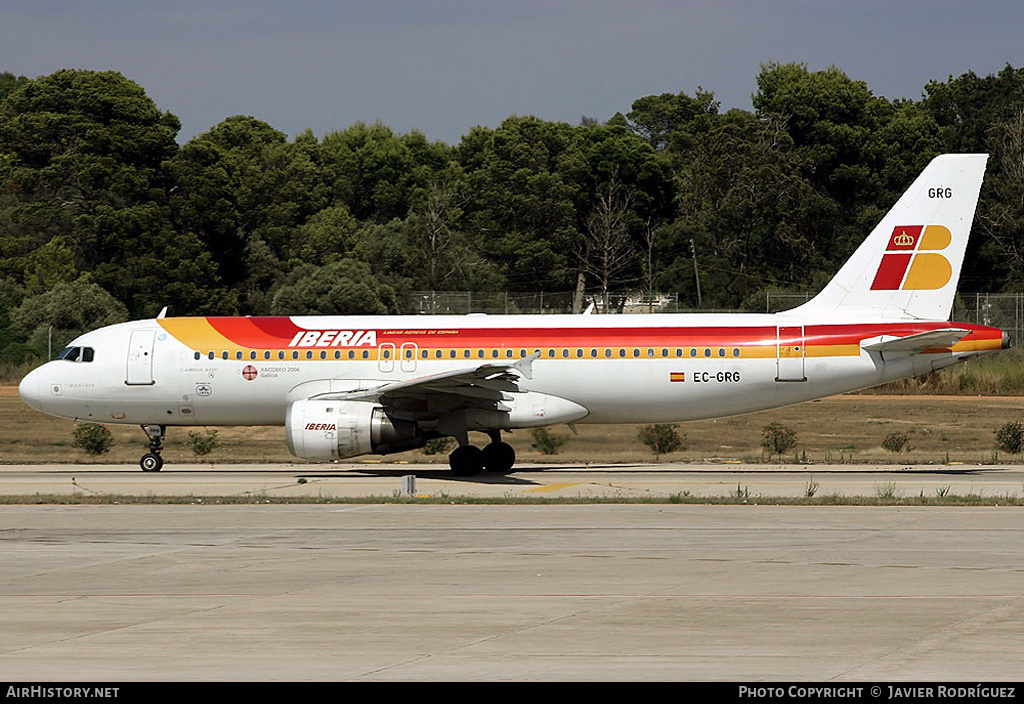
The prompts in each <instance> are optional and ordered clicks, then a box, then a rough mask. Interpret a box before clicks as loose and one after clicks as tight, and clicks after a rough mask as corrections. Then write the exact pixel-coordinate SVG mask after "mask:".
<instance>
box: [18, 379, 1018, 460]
mask: <svg viewBox="0 0 1024 704" xmlns="http://www.w3.org/2000/svg"><path fill="white" fill-rule="evenodd" d="M1014 420H1024V397H1017V396H929V395H914V396H893V395H877V394H872V395H868V394H857V395H846V396H837V397H833V398H829V399H824V400H821V401H814V402H810V403H804V404H801V405H798V406H792V407H789V408H784V409H779V410H774V411H763V412H760V413H753V414H750V415H746V416H737V417H734V418H724V419H719V420H708V421H696V422H691V423H684V424H682V425H681V426H680V432H681V433H683V434H685V436H686V449H685V450H683V451H682V452H676V453H672V454H669V455H663V456H662V458H661V461H662V462H677V461H707V460H711V461H718V462H762V461H764V459H765V458H764V456H763V454H762V451H761V447H760V442H761V429H762V428H763V427H764V426H765V425H767V424H768V423H770V422H772V421H778V422H780V423H784V424H786V425H788V426H790V427H792V428H793V429H794V430H795V431H796V433H797V449H796V451H795V453H794V456H792V457H785V458H783V459H784V460H785V461H790V462H791V461H793V460H794V459H795V460H797V461H807V462H811V463H824V462H829V463H838V462H851V461H855V462H877V463H889V462H895V463H905V464H911V463H914V464H917V463H935V464H940V463H945V462H947V461H949V462H963V463H969V464H975V463H990V462H992V461H994V460H998V461H1000V462H1006V461H1016V460H1019V459H1020V458H1019V457H1010V456H1006V455H1002V454H1000V455H996V454H995V430H996V429H997V428H998V427H999V426H1001V425H1003V424H1004V423H1008V422H1010V421H1014ZM109 427H110V429H111V431H112V432H113V434H114V437H115V439H116V441H117V444H116V445H115V446H114V449H113V450H112V451H111V452H110V453H109V454H107V455H103V456H102V457H100V458H99V459H94V458H90V457H89V456H88V455H86V454H85V453H84V452H83V451H81V450H78V449H76V448H74V447H73V446H72V444H71V442H72V438H71V432H72V429H73V428H74V423H73V422H72V421H65V420H60V419H56V418H50V417H48V416H45V415H42V414H40V413H37V412H36V411H33V410H32V409H30V408H28V407H27V406H25V405H24V404H23V403H22V402H21V400H20V399H19V398H18V395H17V389H16V388H15V387H13V386H5V387H0V463H6V464H10V463H48V462H99V463H124V462H131V463H134V462H136V461H138V458H139V457H140V456H141V455H142V454H143V453H144V452H145V445H146V439H145V436H144V434H143V432H142V431H141V430H140V429H139V428H138V427H136V426H109ZM578 430H579V435H578V436H573V435H572V434H571V432H570V431H569V429H568V428H566V427H565V426H562V427H556V428H553V429H552V431H553V432H555V433H557V434H560V435H564V436H566V437H569V438H570V440H569V442H568V443H567V444H566V445H565V446H564V447H563V448H562V450H561V451H560V452H559V454H558V455H553V456H544V455H541V454H540V453H539V452H538V451H537V450H535V449H533V448H532V447H531V445H532V443H533V439H532V438H531V437H530V434H529V432H527V431H516V432H514V433H511V434H509V435H508V436H507V437H508V440H509V441H510V442H511V443H512V444H513V446H514V447H515V448H516V453H517V455H518V457H519V461H520V462H564V463H591V464H604V463H637V462H645V463H646V462H652V461H653V459H654V456H653V454H652V453H651V451H650V450H649V449H648V448H647V447H645V446H644V445H642V444H641V443H640V441H639V439H638V438H637V431H638V426H633V425H626V426H586V425H581V426H579V427H578ZM218 431H219V439H220V441H221V447H220V448H218V449H217V450H215V451H214V453H213V454H212V455H210V456H208V457H206V458H205V459H204V460H203V461H204V462H210V463H213V464H228V463H239V462H290V461H298V460H295V458H293V457H292V456H291V455H289V454H288V450H287V448H286V447H285V442H284V429H283V428H280V427H269V428H218ZM894 431H900V432H904V433H907V434H908V435H909V436H910V439H909V442H908V445H909V446H910V449H909V450H905V451H904V452H902V453H900V454H899V455H895V454H893V453H891V452H887V451H886V450H884V449H883V448H882V440H883V439H884V438H885V436H886V435H888V434H889V433H891V432H894ZM475 439H477V440H478V441H479V442H484V441H485V438H484V436H483V435H477V436H475ZM186 440H187V429H185V428H170V429H168V438H167V441H166V443H165V450H164V457H165V459H166V460H167V461H168V462H195V461H197V460H196V458H195V456H194V455H193V454H192V452H191V450H189V449H188V447H187V445H186ZM384 459H385V461H389V462H390V461H407V462H433V463H442V464H443V463H445V462H446V461H447V458H446V456H445V455H434V456H426V455H424V454H423V453H422V452H420V451H415V452H406V453H402V454H399V455H392V456H389V457H387V458H384ZM364 460H366V461H379V460H380V458H364Z"/></svg>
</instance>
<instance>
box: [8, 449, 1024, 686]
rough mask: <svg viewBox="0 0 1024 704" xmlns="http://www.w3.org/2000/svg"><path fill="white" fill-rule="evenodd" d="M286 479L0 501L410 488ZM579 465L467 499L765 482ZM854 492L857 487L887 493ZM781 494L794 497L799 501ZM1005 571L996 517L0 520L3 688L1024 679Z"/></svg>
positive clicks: (291, 475)
mask: <svg viewBox="0 0 1024 704" xmlns="http://www.w3.org/2000/svg"><path fill="white" fill-rule="evenodd" d="M295 467H301V468H302V472H299V475H301V476H297V475H296V474H295V472H296V469H295ZM295 467H290V468H287V469H285V468H281V469H276V470H268V471H266V472H261V471H257V470H255V469H254V468H247V469H246V468H234V469H230V470H229V469H223V470H214V471H212V472H211V471H210V470H209V468H208V467H207V468H206V469H202V468H198V467H197V468H194V469H190V468H187V467H179V468H178V469H177V470H174V471H166V470H165V472H161V473H160V474H159V475H143V474H142V473H141V472H139V471H138V470H137V469H134V470H130V469H129V468H127V467H125V468H121V469H118V468H110V467H106V468H103V467H91V468H86V469H82V468H79V467H72V468H37V469H36V470H35V471H34V472H28V471H27V470H23V469H14V468H12V467H6V468H3V469H0V482H2V485H0V494H4V493H11V492H12V491H13V488H14V487H15V486H17V485H18V483H19V482H22V483H25V485H26V490H27V491H35V492H37V493H49V492H51V491H52V490H53V489H54V488H55V487H71V488H72V490H74V491H79V492H90V491H107V490H108V489H109V490H110V491H111V492H112V493H113V491H114V490H117V491H121V490H122V489H124V488H126V487H129V486H130V485H131V483H133V482H149V484H144V485H143V486H148V490H149V491H152V492H153V493H156V492H158V491H170V490H172V488H173V487H175V486H177V488H178V490H187V491H189V492H197V490H198V491H199V492H202V491H210V492H211V494H210V495H212V494H223V493H225V492H227V491H229V490H230V491H234V490H242V491H262V492H268V493H270V492H274V491H276V490H277V489H275V487H284V488H287V489H288V490H291V489H294V488H301V489H303V490H313V491H318V492H329V491H335V489H332V488H331V487H333V486H334V485H335V484H339V485H346V483H347V486H348V487H349V488H348V491H349V492H354V491H360V492H361V491H372V492H373V493H374V494H375V495H381V494H382V492H388V491H390V489H388V488H387V487H390V488H391V489H394V488H395V487H397V486H399V482H400V480H401V476H402V475H401V474H400V473H401V472H404V471H406V470H408V469H409V468H403V467H399V468H396V469H394V470H392V469H388V468H383V467H379V468H377V469H375V470H368V469H367V468H365V467H360V468H356V469H351V468H334V469H332V470H330V476H326V477H325V476H321V475H319V474H318V473H317V472H319V471H323V470H317V471H313V470H312V469H311V468H310V467H309V466H300V465H296V466H295ZM168 469H170V468H168ZM549 471H550V472H551V473H550V474H549ZM594 471H595V470H594V469H593V468H592V469H591V470H586V468H577V469H572V468H569V469H566V468H562V469H556V470H553V471H551V470H545V471H525V472H521V473H516V474H513V475H509V476H508V477H505V478H504V479H505V480H506V481H504V483H500V484H495V483H494V482H496V479H495V478H491V479H489V480H487V481H484V480H480V481H477V482H475V483H471V482H462V483H460V484H459V485H458V486H459V487H462V489H461V491H460V492H459V493H466V491H468V489H469V488H472V487H477V488H478V489H480V490H483V488H486V490H487V491H500V492H512V493H514V492H517V491H523V492H525V491H529V490H531V489H537V488H543V487H547V491H549V492H551V493H553V494H558V492H561V491H566V490H568V489H565V488H560V487H556V486H554V485H555V484H558V485H561V484H566V483H572V482H568V481H567V480H568V479H574V482H575V484H576V486H577V489H576V490H577V491H582V489H580V488H579V487H582V486H584V485H585V486H587V487H590V486H606V487H614V488H609V489H608V490H609V491H612V490H614V491H619V492H625V493H627V494H633V493H636V492H645V491H678V490H679V486H681V484H679V482H683V481H684V480H686V481H698V480H700V481H707V482H717V481H721V482H723V484H722V487H723V489H725V490H726V491H728V489H729V488H730V487H735V485H736V484H737V482H738V483H739V484H740V485H741V486H742V485H744V484H746V485H748V486H749V487H750V489H751V493H752V495H753V493H754V491H755V490H756V489H757V488H758V487H759V486H760V485H759V484H758V483H757V481H758V480H755V479H754V478H753V476H752V475H751V476H748V475H747V474H744V475H742V476H739V478H737V475H736V474H729V473H727V472H722V474H723V477H722V478H721V479H718V478H715V477H713V476H712V475H710V474H709V475H707V476H704V477H702V476H700V475H697V474H694V475H690V474H687V473H686V472H683V471H678V472H677V474H680V475H684V476H681V477H675V476H668V477H664V476H663V477H661V478H660V479H659V478H658V477H653V476H648V475H656V474H658V473H657V472H654V471H652V470H650V469H647V470H640V469H636V468H631V469H628V470H626V471H621V470H619V471H613V470H611V469H600V470H596V471H597V474H596V475H593V476H592V475H590V474H588V475H587V478H586V481H584V479H583V477H581V476H580V475H581V474H582V473H583V472H594ZM718 471H721V470H720V469H719V470H718ZM896 471H897V472H901V474H899V475H898V476H899V477H900V478H901V479H900V482H899V485H900V486H904V485H905V486H906V490H907V491H915V489H914V488H912V485H911V483H910V481H909V479H904V477H909V476H911V475H909V474H907V473H906V471H905V470H902V469H897V470H896ZM989 471H990V470H979V471H978V474H976V475H970V476H968V477H967V478H965V479H964V481H965V482H969V483H970V486H972V487H974V488H975V490H976V491H980V490H983V491H985V492H986V495H988V493H987V492H988V491H993V492H1001V491H1005V490H1006V489H1004V487H1003V485H1002V484H998V488H996V486H997V485H996V484H993V485H992V488H988V486H987V485H986V486H982V484H983V481H985V480H984V479H983V478H982V475H985V476H987V473H988V472H989ZM999 471H1002V472H1004V474H999V473H998V472H999ZM1014 471H1016V470H1013V469H1004V470H991V473H992V474H994V475H995V476H996V477H1003V478H1004V479H1005V478H1006V477H1009V476H1010V475H1009V474H1005V473H1006V472H1014ZM234 472H238V473H239V476H233V475H232V473H234ZM346 472H351V474H346ZM390 472H393V473H390ZM26 473H27V474H28V475H31V476H25V474H26ZM560 473H562V474H560ZM836 474H840V473H839V472H836ZM847 474H848V475H849V476H850V477H854V476H855V473H853V472H848V473H845V474H844V476H846V475H847ZM866 474H867V475H868V477H867V478H866V479H864V480H863V481H864V482H865V486H872V485H874V484H875V483H877V482H885V481H890V480H889V479H888V478H887V477H888V476H890V475H889V474H886V473H876V472H870V471H869V472H867V473H866ZM303 476H304V477H305V479H306V481H305V482H304V483H300V482H298V479H299V478H302V477H303ZM814 476H815V480H816V481H820V482H821V484H822V486H826V484H827V482H829V481H831V480H830V479H829V478H827V477H826V476H825V475H824V474H823V473H822V472H821V470H820V469H819V468H815V471H814ZM72 479H73V481H72ZM317 479H323V480H324V481H323V482H322V483H321V484H320V485H319V486H318V485H317V481H316V480H317ZM556 479H557V480H558V481H555V480H556ZM762 479H763V480H764V481H768V480H769V479H771V477H763V478H762ZM775 479H776V480H778V481H780V482H781V481H782V480H783V479H785V480H786V481H787V482H788V485H790V486H791V490H792V491H794V492H801V491H803V490H804V485H805V482H806V481H807V479H806V477H804V476H802V475H801V476H794V477H790V478H786V477H783V476H782V475H775ZM917 480H918V481H922V482H924V481H933V480H932V479H930V478H929V477H922V476H918V477H917ZM1013 480H1014V481H1018V482H1019V480H1020V478H1019V476H1016V477H1013ZM364 481H365V482H367V483H366V484H365V485H364V484H363V482H364ZM435 481H437V482H445V481H452V480H450V479H446V478H442V477H441V476H437V477H435V476H432V475H429V474H428V470H426V469H424V468H419V475H418V476H417V483H418V485H419V487H418V490H428V491H431V492H433V491H437V490H440V489H439V487H441V486H444V487H448V488H447V489H445V490H451V491H454V489H452V488H451V487H452V486H454V485H449V484H443V485H442V484H439V485H437V486H435V485H433V484H432V482H435ZM934 481H937V482H942V484H941V485H942V486H945V485H946V484H950V483H955V482H956V481H957V480H956V479H955V478H954V477H953V476H952V475H940V476H939V477H938V478H936V479H934ZM993 481H995V480H993ZM1000 481H1002V480H1000ZM1006 481H1009V480H1008V479H1007V480H1006ZM376 482H383V484H380V485H378V484H376ZM311 485H312V486H311ZM428 485H429V486H428ZM690 486H691V488H690V491H693V490H695V487H696V486H697V485H696V484H693V485H690ZM778 486H781V484H780V485H775V489H778ZM965 486H967V484H965ZM284 488H282V490H284ZM700 490H701V491H704V490H705V489H703V488H702V489H700ZM922 490H923V489H922ZM1021 490H1022V488H1021V485H1020V484H1019V483H1018V484H1017V486H1016V489H1015V492H1014V493H1016V494H1017V495H1019V494H1020V492H1021ZM135 491H139V489H135ZM915 493H916V491H915ZM1022 558H1024V510H1022V509H1021V508H1020V507H1009V506H1001V507H996V506H985V507H942V508H940V507H913V508H908V507H895V506H892V507H865V506H861V507H849V506H824V507H807V506H798V507H793V506H791V507H787V506H772V505H765V504H763V503H761V504H757V502H753V501H752V502H751V503H750V504H748V505H745V506H744V505H738V506H706V505H679V504H646V505H637V504H607V505H500V506H499V505H490V506H487V505H450V504H430V505H427V504H415V503H412V504H409V503H386V502H379V503H373V504H366V505H362V504H360V505H355V504H341V505H339V504H333V505H326V504H319V505H309V504H304V505H287V506H285V505H275V504H251V505H213V504H212V502H203V501H202V500H201V499H200V498H197V499H196V501H194V502H193V503H191V504H188V505H116V504H103V505H80V504H79V505H7V506H3V507H2V508H0V564H2V566H3V567H2V570H0V679H4V680H8V681H9V680H12V679H16V680H19V681H33V682H42V681H90V682H117V681H154V680H159V681H167V680H171V681H214V680H217V681H321V680H324V681H326V680H329V681H371V680H375V681H437V680H448V681H471V680H488V681H523V680H574V681H586V680H590V681H614V680H625V681H654V680H673V681H680V680H728V681H781V680H786V681H825V680H835V681H879V680H888V681H907V680H915V681H966V680H970V681H972V682H980V681H990V680H1018V679H1019V678H1020V663H1019V660H1020V658H1019V653H1020V651H1021V649H1022V646H1024V635H1022V634H1024V559H1022Z"/></svg>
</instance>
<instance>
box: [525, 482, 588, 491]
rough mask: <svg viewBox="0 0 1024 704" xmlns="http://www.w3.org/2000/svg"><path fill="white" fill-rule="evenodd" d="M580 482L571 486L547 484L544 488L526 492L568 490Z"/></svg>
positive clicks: (540, 487)
mask: <svg viewBox="0 0 1024 704" xmlns="http://www.w3.org/2000/svg"><path fill="white" fill-rule="evenodd" d="M578 484H579V482H572V483H571V484H545V485H544V486H538V487H536V488H534V489H525V490H524V493H525V492H531V491H558V490H559V489H567V488H569V487H570V486H577V485H578Z"/></svg>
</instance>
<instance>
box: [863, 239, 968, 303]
mask: <svg viewBox="0 0 1024 704" xmlns="http://www.w3.org/2000/svg"><path fill="white" fill-rule="evenodd" d="M952 239H953V237H952V235H950V233H949V229H947V228H946V227H944V226H942V225H929V226H928V227H924V226H923V225H908V226H899V227H896V228H895V229H894V230H893V232H892V236H891V237H890V238H889V245H888V246H887V247H886V248H885V254H884V255H882V263H881V264H880V265H879V267H878V272H877V273H876V274H875V280H874V281H873V282H872V284H871V290H872V291H900V290H902V291H934V290H936V289H940V288H942V287H943V286H945V285H946V284H948V283H949V281H950V279H951V278H953V268H952V267H951V266H950V264H949V260H948V259H946V257H944V256H943V255H941V254H939V253H938V252H940V251H942V250H943V249H945V248H946V247H948V246H949V243H950V242H951V241H952Z"/></svg>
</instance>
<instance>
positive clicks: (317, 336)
mask: <svg viewBox="0 0 1024 704" xmlns="http://www.w3.org/2000/svg"><path fill="white" fill-rule="evenodd" d="M288 346H289V347H376V346H377V331H376V330H302V331H300V332H297V333H295V337H293V338H292V339H291V342H289V343H288Z"/></svg>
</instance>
